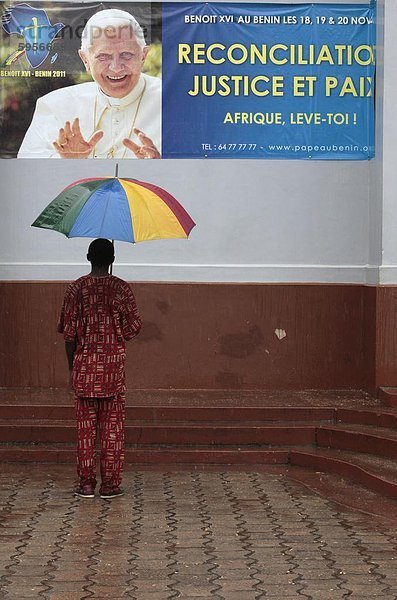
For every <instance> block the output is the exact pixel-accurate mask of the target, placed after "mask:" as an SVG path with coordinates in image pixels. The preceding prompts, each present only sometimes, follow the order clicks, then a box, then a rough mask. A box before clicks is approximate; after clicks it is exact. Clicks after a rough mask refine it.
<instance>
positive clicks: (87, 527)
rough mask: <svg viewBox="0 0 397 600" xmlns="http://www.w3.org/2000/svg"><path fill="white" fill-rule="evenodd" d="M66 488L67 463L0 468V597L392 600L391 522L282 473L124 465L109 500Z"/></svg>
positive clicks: (396, 543) (394, 553) (395, 556)
mask: <svg viewBox="0 0 397 600" xmlns="http://www.w3.org/2000/svg"><path fill="white" fill-rule="evenodd" d="M73 485H74V469H73V468H72V467H70V466H67V465H65V466H59V465H57V466H55V465H18V464H14V465H13V464H8V465H5V464H3V465H1V475H0V501H1V513H0V540H1V544H0V597H1V598H3V597H4V598H14V599H16V600H22V599H23V598H54V599H62V600H69V599H70V600H74V599H79V600H80V599H83V598H112V599H113V600H116V599H118V598H135V599H136V600H146V599H147V600H149V599H152V600H171V599H174V598H185V599H189V600H196V599H197V600H198V599H214V600H251V599H252V600H254V599H262V598H272V599H278V600H284V599H285V600H288V599H289V598H306V599H309V600H310V599H314V600H328V599H330V600H331V599H332V600H337V599H339V598H353V599H357V600H358V599H362V598H372V599H375V600H376V598H383V599H384V600H392V599H394V600H396V599H397V526H396V525H395V524H396V519H394V521H393V519H391V520H390V522H388V521H387V520H386V521H385V520H383V521H382V522H378V521H377V520H376V519H373V518H370V517H368V516H367V517H366V516H365V515H363V514H362V513H359V512H349V511H346V510H343V511H342V509H341V508H340V506H339V505H336V504H334V503H333V502H331V501H328V500H327V499H325V498H324V497H321V496H318V495H316V494H315V493H313V492H311V491H309V490H308V489H307V488H306V487H304V486H303V485H301V484H300V483H298V482H296V481H294V480H292V479H291V478H289V476H288V472H287V471H282V469H280V473H277V472H274V471H273V472H255V470H252V471H250V472H239V471H236V470H230V471H229V470H227V469H225V468H222V467H221V468H219V469H215V468H214V469H212V470H206V471H201V470H200V471H199V470H196V469H194V468H191V469H190V470H189V469H186V470H183V471H179V470H163V471H160V470H157V471H153V470H151V471H145V470H142V471H139V472H135V471H133V470H132V469H131V468H130V470H129V471H128V472H127V473H126V474H125V479H124V487H125V489H126V495H125V496H124V497H122V498H116V499H114V500H101V499H100V498H99V497H96V498H95V499H93V500H88V499H80V498H77V497H74V496H73V495H72V494H71V490H72V489H73ZM393 523H394V524H393Z"/></svg>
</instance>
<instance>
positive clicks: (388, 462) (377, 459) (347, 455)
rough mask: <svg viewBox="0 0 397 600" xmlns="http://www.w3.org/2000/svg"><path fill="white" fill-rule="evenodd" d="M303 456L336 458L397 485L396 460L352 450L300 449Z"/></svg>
mask: <svg viewBox="0 0 397 600" xmlns="http://www.w3.org/2000/svg"><path fill="white" fill-rule="evenodd" d="M292 451H295V452H296V451H297V452H299V453H301V454H310V455H312V456H317V457H325V458H336V459H338V460H343V461H346V462H349V463H351V464H354V465H356V466H358V467H361V468H363V469H365V470H366V471H369V472H371V473H373V474H374V475H377V476H379V477H382V478H386V479H389V480H391V481H394V482H396V483H397V464H396V461H395V459H389V458H384V457H382V456H376V455H375V454H361V453H360V452H353V451H350V450H338V449H336V448H329V449H328V448H306V449H305V448H298V449H297V450H292Z"/></svg>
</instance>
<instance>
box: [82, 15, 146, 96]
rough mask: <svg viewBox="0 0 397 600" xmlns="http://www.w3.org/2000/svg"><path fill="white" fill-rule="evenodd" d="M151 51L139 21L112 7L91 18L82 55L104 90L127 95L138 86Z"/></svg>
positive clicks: (106, 92)
mask: <svg viewBox="0 0 397 600" xmlns="http://www.w3.org/2000/svg"><path fill="white" fill-rule="evenodd" d="M148 51H149V47H148V46H146V42H145V36H144V34H143V31H142V27H141V26H140V25H139V23H138V21H137V20H136V19H135V18H134V17H133V16H132V15H130V14H129V13H128V12H126V11H124V10H118V9H116V8H111V9H107V10H101V11H100V12H97V13H95V14H94V15H93V16H92V17H91V18H90V19H88V21H87V24H86V26H85V27H84V30H83V33H82V36H81V49H80V50H79V56H80V58H81V60H82V61H83V63H84V65H85V68H86V70H87V71H88V72H89V73H90V74H91V76H92V78H93V79H94V80H95V81H96V82H97V84H98V85H99V87H100V88H101V90H102V91H103V92H104V93H105V94H107V95H108V96H112V97H113V98H124V96H127V94H129V93H130V92H131V91H132V90H133V89H134V87H135V86H136V84H137V82H138V80H139V77H140V75H141V70H142V66H143V64H144V62H145V59H146V56H147V53H148Z"/></svg>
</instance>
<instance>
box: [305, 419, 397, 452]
mask: <svg viewBox="0 0 397 600" xmlns="http://www.w3.org/2000/svg"><path fill="white" fill-rule="evenodd" d="M316 444H317V446H320V447H325V448H334V449H337V450H352V451H355V452H363V453H368V454H375V455H377V456H383V457H387V458H397V432H396V431H395V430H393V429H390V428H377V427H371V426H366V425H353V424H350V425H345V424H338V425H333V426H332V425H325V426H321V427H318V428H317V433H316Z"/></svg>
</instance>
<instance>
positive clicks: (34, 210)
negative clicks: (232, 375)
mask: <svg viewBox="0 0 397 600" xmlns="http://www.w3.org/2000/svg"><path fill="white" fill-rule="evenodd" d="M383 2H384V0H382V2H381V4H383ZM296 3H297V4H298V3H299V2H296ZM345 3H346V2H344V0H340V1H339V4H345ZM386 5H387V6H386V9H387V10H388V11H389V15H390V16H391V18H392V17H393V16H394V23H395V22H396V19H397V2H396V0H386ZM387 15H388V13H387V12H386V20H387V19H388V18H390V17H388V16H387ZM386 41H387V43H388V44H389V46H390V47H391V50H390V54H389V55H388V56H387V60H386V59H385V79H386V82H387V85H385V90H386V91H385V121H387V122H388V123H389V120H390V121H391V122H392V121H393V114H392V111H393V109H392V104H394V98H395V95H394V96H393V92H394V91H395V88H396V78H395V73H394V69H393V63H392V56H391V55H392V54H393V53H394V54H396V53H397V40H396V36H395V35H394V36H393V35H392V25H391V24H390V26H389V27H387V28H386ZM388 52H389V50H388ZM386 54H387V53H386ZM394 64H396V63H395V62H394ZM378 112H379V108H378ZM388 127H389V125H388ZM393 127H394V130H393ZM393 127H390V132H389V131H388V132H387V135H386V139H385V141H384V143H383V142H382V148H381V149H382V150H383V151H384V150H385V148H386V149H387V151H388V159H389V162H388V163H387V164H385V165H383V164H382V161H381V160H380V159H379V155H378V158H377V159H376V160H375V161H370V162H366V161H358V162H356V161H346V162H344V161H282V160H279V161H273V160H272V161H270V160H262V161H259V160H229V161H227V160H208V161H204V160H179V161H173V160H163V161H160V160H159V161H135V160H131V161H121V162H120V170H119V175H120V176H121V177H122V176H127V177H134V178H137V179H142V180H145V181H150V182H152V183H155V184H156V185H160V186H162V187H165V188H166V189H167V190H168V191H169V192H170V193H171V194H173V195H174V196H175V197H176V198H177V199H178V200H179V201H180V202H181V203H182V204H183V205H184V206H185V208H186V209H187V210H188V212H189V213H190V214H191V215H192V217H193V218H194V219H195V221H196V222H197V227H196V228H195V229H193V231H192V234H191V238H190V240H188V241H186V240H169V241H161V242H148V243H143V244H138V245H135V246H131V245H129V244H123V243H117V245H116V253H117V266H116V267H115V271H114V272H115V274H117V275H119V276H121V277H124V278H126V279H130V280H157V281H258V282H274V281H275V282H278V281H281V282H287V281H302V282H305V281H307V282H311V281H314V282H353V283H376V282H377V280H378V279H377V278H378V265H379V264H380V255H381V251H380V247H381V238H382V221H381V213H382V200H383V201H386V200H387V201H388V203H386V204H387V205H386V204H385V221H384V224H383V228H384V229H385V239H386V237H390V244H388V254H387V256H388V257H389V258H390V260H392V261H394V264H395V265H397V240H393V244H394V245H393V247H392V238H393V236H392V233H393V225H394V221H395V219H394V221H393V218H395V217H396V215H397V211H396V210H395V209H394V211H393V205H392V204H393V203H392V193H393V186H394V190H395V189H397V187H396V185H395V183H396V181H395V178H396V177H397V170H396V168H395V166H394V165H392V160H391V158H392V156H393V148H392V139H393V134H394V140H395V139H396V136H395V133H396V132H395V125H393ZM379 128H380V129H379ZM377 134H378V142H377V143H378V144H379V143H380V142H379V140H380V139H381V135H380V134H381V125H380V120H379V119H378V132H377ZM379 136H380V137H379ZM382 168H384V170H385V178H386V179H385V187H384V191H383V188H382V177H383V175H382ZM113 172H114V164H113V163H112V162H111V161H93V160H89V161H60V160H56V161H40V160H33V159H32V160H22V159H19V160H2V161H0V182H1V190H2V191H1V200H0V202H1V220H0V279H31V280H39V279H43V280H46V279H49V280H51V279H61V280H64V279H71V278H75V277H77V276H79V275H80V274H82V273H84V272H86V270H87V266H88V265H87V263H86V262H85V254H86V249H87V245H88V240H84V239H83V240H82V239H72V240H67V239H66V238H65V237H63V236H61V235H60V234H57V233H54V232H51V231H45V230H40V229H35V228H31V227H30V223H31V222H32V221H33V220H34V219H35V218H36V216H37V215H38V214H39V213H40V212H41V210H42V209H43V208H44V206H46V204H48V202H49V201H50V200H51V199H52V198H53V197H55V196H56V195H57V194H58V193H59V192H60V191H61V190H62V189H63V188H64V187H66V185H68V184H69V183H70V182H71V181H73V180H76V179H80V178H84V177H95V176H102V175H111V174H112V173H113ZM387 211H388V212H387ZM388 218H389V219H390V221H388ZM386 233H387V235H386ZM396 272H397V267H396ZM396 278H397V277H396Z"/></svg>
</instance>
